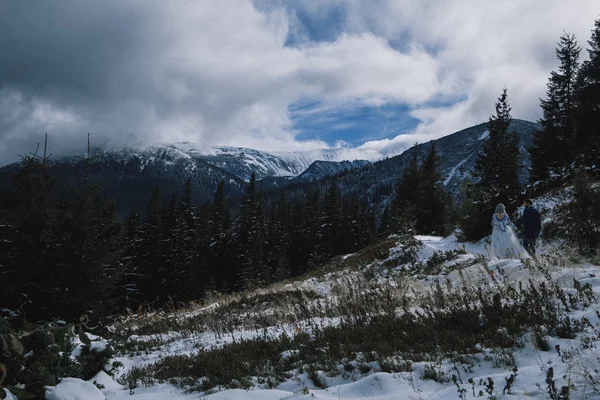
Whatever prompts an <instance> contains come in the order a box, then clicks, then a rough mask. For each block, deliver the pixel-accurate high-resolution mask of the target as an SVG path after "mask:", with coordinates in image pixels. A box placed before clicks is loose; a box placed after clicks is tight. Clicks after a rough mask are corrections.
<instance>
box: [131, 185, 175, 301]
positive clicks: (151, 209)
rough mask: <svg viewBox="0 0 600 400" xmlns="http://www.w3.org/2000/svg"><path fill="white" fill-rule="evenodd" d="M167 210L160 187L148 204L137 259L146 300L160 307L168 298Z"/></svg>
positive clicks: (142, 224)
mask: <svg viewBox="0 0 600 400" xmlns="http://www.w3.org/2000/svg"><path fill="white" fill-rule="evenodd" d="M163 232H164V230H163V213H162V209H161V194H160V189H159V187H158V186H157V187H156V188H155V189H154V191H153V192H152V195H151V197H150V200H149V201H148V205H147V207H146V214H145V216H144V219H143V220H142V223H141V224H140V229H139V233H138V237H139V240H138V246H137V260H138V263H139V267H138V269H137V270H138V271H139V279H140V283H139V285H138V286H139V290H140V293H141V297H142V299H141V300H143V302H144V303H149V304H150V305H152V306H160V305H162V302H164V300H165V295H166V293H164V292H163V290H162V289H163V288H164V285H165V284H166V280H167V275H168V274H167V268H168V266H167V265H165V262H164V253H163V244H164V242H163V235H164V233H163Z"/></svg>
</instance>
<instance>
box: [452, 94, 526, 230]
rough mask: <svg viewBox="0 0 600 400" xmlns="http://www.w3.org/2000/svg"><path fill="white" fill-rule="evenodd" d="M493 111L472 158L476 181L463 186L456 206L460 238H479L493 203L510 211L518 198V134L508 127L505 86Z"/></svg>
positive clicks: (486, 225)
mask: <svg viewBox="0 0 600 400" xmlns="http://www.w3.org/2000/svg"><path fill="white" fill-rule="evenodd" d="M495 108H496V114H495V115H492V117H491V118H490V121H489V123H488V129H489V136H488V137H487V138H486V139H485V142H484V143H483V149H482V151H481V153H480V154H479V155H478V156H477V159H476V160H475V168H474V169H475V170H474V175H475V178H476V179H477V180H476V181H475V182H470V181H466V182H465V183H464V186H463V196H462V197H463V199H462V205H461V208H460V210H459V227H460V230H461V231H462V235H461V239H463V240H479V239H481V238H482V237H484V236H486V235H488V234H489V232H490V216H491V215H492V213H493V212H494V207H495V205H496V203H504V204H505V205H506V207H507V212H508V213H511V212H512V211H513V210H514V209H515V207H516V205H517V202H518V200H519V199H518V196H519V195H520V190H519V187H520V185H519V169H520V155H519V138H518V136H517V134H516V133H515V132H511V131H509V127H510V122H511V116H510V105H509V104H508V101H507V92H506V89H504V90H503V92H502V95H501V96H500V98H499V99H498V102H496V106H495Z"/></svg>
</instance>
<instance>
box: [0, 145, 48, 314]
mask: <svg viewBox="0 0 600 400" xmlns="http://www.w3.org/2000/svg"><path fill="white" fill-rule="evenodd" d="M48 157H49V156H47V155H46V151H45V150H44V153H43V155H42V156H40V155H38V154H37V151H36V152H35V153H33V154H31V155H27V156H24V157H23V158H22V160H21V164H20V167H19V171H18V172H17V174H16V176H15V178H14V189H13V192H12V194H11V196H10V197H11V200H12V201H11V204H12V207H11V210H9V211H10V215H9V217H8V218H7V219H8V221H10V225H11V231H12V232H11V233H12V238H11V239H10V240H11V245H10V254H9V255H8V261H9V262H8V265H7V267H8V268H7V270H6V274H7V275H8V277H9V279H10V284H11V287H12V289H13V293H14V294H15V296H14V297H8V299H10V300H11V304H7V306H9V305H10V306H12V307H14V309H19V310H21V312H23V313H24V315H23V317H24V318H25V319H32V320H36V319H41V318H47V317H48V315H49V313H50V312H51V308H52V305H53V303H54V299H55V296H56V295H57V293H58V292H59V291H60V289H59V286H58V282H59V276H57V275H58V274H57V271H56V269H55V267H54V265H53V260H52V259H53V254H52V252H53V249H54V248H55V244H56V240H57V235H56V226H57V218H56V217H57V215H56V202H55V199H54V198H53V197H52V192H53V189H54V188H55V186H56V181H55V180H54V179H52V178H51V177H50V176H49V174H48V171H47V168H46V166H47V161H48Z"/></svg>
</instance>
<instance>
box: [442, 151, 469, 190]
mask: <svg viewBox="0 0 600 400" xmlns="http://www.w3.org/2000/svg"><path fill="white" fill-rule="evenodd" d="M470 157H471V156H469V157H467V158H465V159H464V160H462V161H461V162H459V163H458V164H456V165H455V166H454V168H452V170H451V171H450V173H449V174H448V177H447V178H446V179H445V180H444V186H448V184H449V183H450V181H451V180H452V178H454V174H456V171H457V170H458V169H459V168H460V167H462V165H463V164H464V163H466V162H467V160H468V159H469V158H470Z"/></svg>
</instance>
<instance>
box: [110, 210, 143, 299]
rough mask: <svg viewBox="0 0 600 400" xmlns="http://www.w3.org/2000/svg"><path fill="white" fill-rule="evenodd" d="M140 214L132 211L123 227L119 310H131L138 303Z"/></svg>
mask: <svg viewBox="0 0 600 400" xmlns="http://www.w3.org/2000/svg"><path fill="white" fill-rule="evenodd" d="M140 223H141V218H140V214H139V213H138V212H137V211H136V210H133V211H132V212H131V213H130V214H129V216H128V217H127V220H126V221H125V226H124V238H123V240H124V250H123V256H122V258H121V263H122V264H123V277H122V280H121V282H120V284H119V288H118V292H117V294H116V296H117V299H118V302H119V306H120V308H129V309H132V308H133V307H135V306H136V305H137V304H139V303H140V287H139V284H140V280H139V275H140V272H139V260H138V258H137V256H138V254H139V248H138V242H139V236H138V234H139V229H140Z"/></svg>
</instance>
